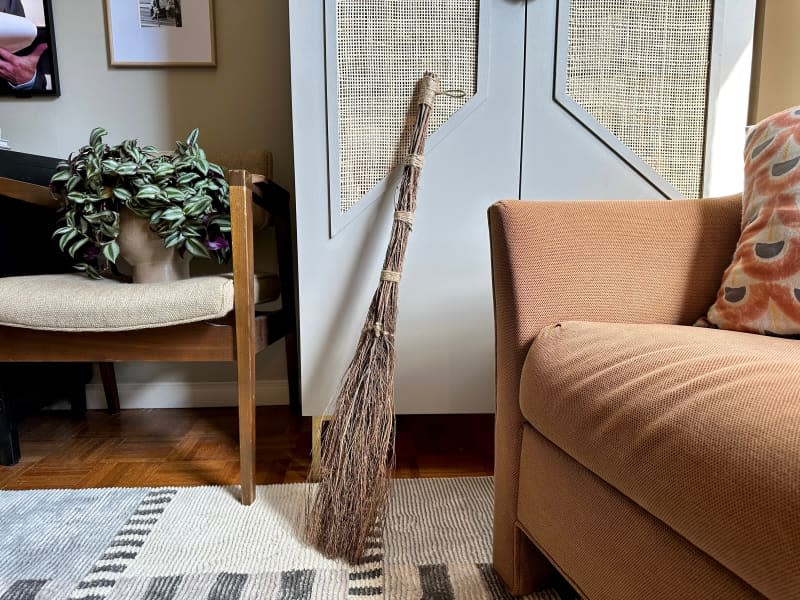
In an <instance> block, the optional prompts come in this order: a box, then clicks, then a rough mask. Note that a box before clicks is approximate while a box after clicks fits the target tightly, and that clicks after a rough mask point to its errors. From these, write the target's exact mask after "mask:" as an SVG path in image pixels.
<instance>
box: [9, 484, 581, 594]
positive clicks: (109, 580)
mask: <svg viewBox="0 0 800 600" xmlns="http://www.w3.org/2000/svg"><path fill="white" fill-rule="evenodd" d="M234 490H235V488H224V487H193V488H154V489H93V490H46V491H24V492H0V515H2V535H0V600H45V599H48V600H49V599H56V598H59V599H63V598H70V599H86V600H114V599H119V600H198V599H208V600H257V599H258V600H261V599H267V598H268V599H276V600H313V599H320V600H323V599H335V598H387V599H395V598H397V599H399V600H406V599H408V600H420V599H421V600H462V599H464V600H467V599H469V600H483V599H486V600H499V599H503V600H505V599H508V598H510V596H508V594H507V593H506V592H505V590H504V589H503V587H502V584H500V582H499V581H498V580H497V578H496V576H495V574H494V571H493V570H492V568H491V565H490V562H491V531H492V502H493V497H492V493H493V490H492V479H491V478H488V477H481V478H457V479H406V480H397V481H395V482H393V490H392V499H391V502H390V505H389V514H388V517H387V521H386V523H385V526H384V531H383V535H382V536H379V537H377V538H375V539H374V540H372V541H371V543H370V548H369V550H368V552H367V555H366V556H365V558H364V562H363V563H362V564H361V565H358V566H355V567H353V566H350V565H347V564H345V563H343V562H340V561H334V560H329V559H327V558H325V557H324V556H322V555H320V554H319V553H318V552H316V551H314V550H313V549H311V548H309V547H308V546H306V545H305V544H304V543H303V542H302V541H301V540H300V536H299V533H298V532H299V527H300V524H301V522H302V516H303V511H304V506H305V505H304V502H305V496H306V487H305V484H290V485H273V486H260V487H259V488H258V497H257V500H256V502H255V504H253V505H252V506H250V507H243V506H241V505H240V504H239V502H238V500H237V499H236V497H235V494H236V492H235V491H234ZM573 597H574V596H573V595H572V594H569V595H567V594H566V593H564V592H563V591H562V594H559V592H557V591H556V590H549V591H545V592H541V593H539V594H537V595H536V596H532V598H535V599H536V600H572V598H573Z"/></svg>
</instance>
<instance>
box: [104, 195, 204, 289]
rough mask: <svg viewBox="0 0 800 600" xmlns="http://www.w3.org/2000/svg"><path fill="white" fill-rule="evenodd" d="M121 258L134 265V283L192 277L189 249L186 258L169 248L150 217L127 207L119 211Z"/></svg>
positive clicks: (132, 267)
mask: <svg viewBox="0 0 800 600" xmlns="http://www.w3.org/2000/svg"><path fill="white" fill-rule="evenodd" d="M117 243H118V244H119V253H120V257H121V258H123V259H125V261H126V262H127V263H128V264H129V265H130V266H131V269H132V271H133V273H132V275H133V282H134V283H157V282H163V281H178V280H179V279H188V278H189V261H190V260H191V258H192V256H191V254H189V253H188V252H187V253H186V256H185V257H184V258H182V257H181V255H180V254H179V253H178V251H177V250H176V249H175V248H165V247H164V240H162V239H161V238H160V237H159V236H158V234H157V233H155V232H154V231H153V230H152V229H150V222H149V221H148V220H147V219H143V218H141V217H137V216H136V215H135V214H133V213H132V212H131V211H130V210H128V209H127V208H123V209H122V211H120V214H119V236H118V237H117Z"/></svg>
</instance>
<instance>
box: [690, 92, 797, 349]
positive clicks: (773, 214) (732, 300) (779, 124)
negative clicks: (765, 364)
mask: <svg viewBox="0 0 800 600" xmlns="http://www.w3.org/2000/svg"><path fill="white" fill-rule="evenodd" d="M744 160H745V183H744V194H743V195H742V234H741V236H740V237H739V242H738V243H737V246H736V252H735V253H734V255H733V262H732V263H731V265H730V266H729V267H728V269H727V270H726V271H725V275H724V276H723V279H722V287H721V289H720V290H719V293H718V294H717V300H716V302H715V303H714V305H713V306H712V307H711V309H710V310H709V311H708V317H707V318H708V322H709V323H710V324H711V325H712V326H716V327H719V328H720V329H732V330H736V331H747V332H750V333H765V334H768V335H780V336H797V335H800V107H794V108H790V109H788V110H785V111H783V112H780V113H778V114H775V115H773V116H771V117H768V118H767V119H765V120H763V121H761V122H760V123H759V124H758V125H756V126H755V127H753V129H752V131H751V132H750V134H749V135H748V138H747V142H746V144H745V154H744ZM698 324H699V323H698Z"/></svg>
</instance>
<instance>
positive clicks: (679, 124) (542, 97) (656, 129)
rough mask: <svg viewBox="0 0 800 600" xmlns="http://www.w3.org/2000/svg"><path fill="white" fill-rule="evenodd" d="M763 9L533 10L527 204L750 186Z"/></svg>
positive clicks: (652, 0) (636, 5) (540, 3)
mask: <svg viewBox="0 0 800 600" xmlns="http://www.w3.org/2000/svg"><path fill="white" fill-rule="evenodd" d="M754 15H755V0H716V1H713V0H697V1H696V2H683V1H678V0H675V1H673V0H670V1H667V2H664V1H663V0H636V1H632V0H631V1H628V2H619V1H618V0H535V1H533V0H532V1H530V2H528V5H527V24H528V28H527V38H526V42H527V46H526V53H527V60H526V67H525V108H524V113H525V126H524V133H523V151H522V175H521V188H520V190H521V196H522V197H523V198H526V199H616V198H619V199H626V198H675V197H682V196H687V197H699V196H709V195H724V194H730V193H736V192H739V191H741V189H742V172H743V168H742V159H741V155H742V148H743V147H744V135H745V124H746V118H747V101H748V95H749V81H750V61H751V54H752V32H753V19H754Z"/></svg>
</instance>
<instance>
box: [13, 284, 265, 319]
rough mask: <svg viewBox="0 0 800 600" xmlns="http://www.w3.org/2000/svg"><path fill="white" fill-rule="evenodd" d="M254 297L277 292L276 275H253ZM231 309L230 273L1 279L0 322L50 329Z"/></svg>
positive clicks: (212, 314) (198, 315) (194, 316)
mask: <svg viewBox="0 0 800 600" xmlns="http://www.w3.org/2000/svg"><path fill="white" fill-rule="evenodd" d="M255 281H256V285H255V290H256V301H257V302H267V301H269V300H274V299H275V298H277V297H278V295H279V293H280V284H279V281H278V278H277V276H275V275H258V276H257V277H256V280H255ZM232 310H233V278H232V277H231V276H230V275H211V276H206V277H193V278H191V279H186V280H183V281H176V282H169V283H137V284H128V283H120V282H118V281H112V280H109V279H103V280H93V279H89V278H88V277H86V276H85V275H82V274H80V273H73V274H66V275H34V276H28V277H6V278H2V279H0V325H8V326H10V327H22V328H25V329H46V330H50V331H126V330H131V329H149V328H153V327H165V326H169V325H180V324H182V323H192V322H195V321H206V320H208V319H215V318H219V317H222V316H224V315H226V314H228V313H229V312H231V311H232Z"/></svg>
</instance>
